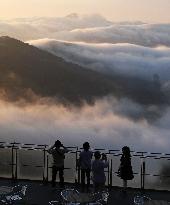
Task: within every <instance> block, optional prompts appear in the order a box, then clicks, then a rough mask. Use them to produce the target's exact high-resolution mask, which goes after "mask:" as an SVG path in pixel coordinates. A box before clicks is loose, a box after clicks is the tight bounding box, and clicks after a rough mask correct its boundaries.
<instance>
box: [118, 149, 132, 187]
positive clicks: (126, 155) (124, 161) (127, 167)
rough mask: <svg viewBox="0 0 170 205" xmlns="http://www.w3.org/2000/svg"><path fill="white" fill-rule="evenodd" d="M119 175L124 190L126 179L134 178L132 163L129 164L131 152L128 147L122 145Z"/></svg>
mask: <svg viewBox="0 0 170 205" xmlns="http://www.w3.org/2000/svg"><path fill="white" fill-rule="evenodd" d="M118 174H119V177H120V178H121V179H123V188H124V191H126V188H127V180H132V179H133V178H134V176H133V171H132V165H131V154H130V148H129V147H127V146H124V147H123V148H122V156H121V159H120V167H119V170H118Z"/></svg>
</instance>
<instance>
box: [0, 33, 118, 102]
mask: <svg viewBox="0 0 170 205" xmlns="http://www.w3.org/2000/svg"><path fill="white" fill-rule="evenodd" d="M0 88H1V90H2V89H3V90H4V91H5V93H7V95H8V97H10V99H11V100H17V99H19V98H21V97H24V98H25V97H26V94H28V93H29V94H31V92H33V93H34V94H36V95H38V96H42V97H57V98H58V99H59V100H61V101H63V102H64V101H69V102H72V103H80V102H81V101H82V100H85V101H87V102H92V101H93V99H94V98H95V97H102V96H105V95H108V94H112V93H114V92H117V91H118V89H117V86H115V85H114V83H113V82H112V80H110V79H108V78H107V77H105V76H104V75H102V74H99V73H97V72H94V71H91V70H87V69H82V68H81V67H79V66H77V65H74V64H71V63H66V62H64V60H62V59H61V58H58V57H56V56H53V55H52V54H50V53H48V52H45V51H41V50H39V49H37V48H35V47H33V46H30V45H28V44H25V43H23V42H21V41H18V40H15V39H12V38H9V37H1V38H0ZM30 91H31V92H30ZM30 97H31V96H30ZM27 98H29V96H28V95H27Z"/></svg>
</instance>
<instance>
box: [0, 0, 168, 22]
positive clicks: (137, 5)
mask: <svg viewBox="0 0 170 205" xmlns="http://www.w3.org/2000/svg"><path fill="white" fill-rule="evenodd" d="M169 10H170V1H169V0H154V1H153V0H150V1H149V2H148V1H147V0H143V1H142V2H141V1H136V0H128V1H126V3H125V2H124V1H123V0H107V1H106V2H103V1H102V0H93V2H92V1H90V0H86V1H79V0H70V1H67V0H57V1H54V0H48V1H47V0H41V1H40V0H30V1H25V2H23V1H21V0H13V1H12V2H11V1H10V0H0V19H1V20H7V19H13V18H29V17H63V16H67V15H69V14H70V13H77V14H80V15H82V14H83V15H92V14H99V15H101V16H103V17H105V18H107V19H108V20H111V21H115V22H120V21H143V22H153V23H168V22H170V15H169Z"/></svg>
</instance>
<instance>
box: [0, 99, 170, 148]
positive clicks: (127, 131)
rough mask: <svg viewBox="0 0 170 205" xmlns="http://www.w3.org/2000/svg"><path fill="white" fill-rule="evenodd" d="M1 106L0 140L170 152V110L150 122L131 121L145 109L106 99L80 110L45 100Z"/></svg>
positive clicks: (3, 103) (3, 104)
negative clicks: (87, 144) (126, 147)
mask: <svg viewBox="0 0 170 205" xmlns="http://www.w3.org/2000/svg"><path fill="white" fill-rule="evenodd" d="M0 106H1V109H0V115H1V119H0V130H1V131H0V133H1V134H0V136H1V140H5V141H10V142H13V141H14V140H15V141H17V142H25V143H26V142H27V143H37V144H38V143H39V144H42V143H48V144H52V143H53V142H54V140H56V139H58V138H59V139H61V140H62V141H63V142H64V143H65V144H66V145H68V146H75V145H79V146H81V145H82V142H84V141H87V140H88V141H89V142H90V143H91V146H92V147H100V148H101V147H102V148H118V149H119V148H121V147H122V146H123V145H125V144H126V145H129V146H130V147H131V148H132V149H133V150H138V151H141V150H146V151H162V152H165V151H166V152H169V146H170V141H169V132H170V128H169V123H170V109H167V110H165V112H164V115H162V117H160V118H159V119H157V120H155V121H154V122H153V123H149V121H147V119H146V118H145V117H143V118H140V119H137V120H134V116H135V115H139V114H140V113H143V112H144V110H143V109H144V108H142V107H141V106H140V105H137V104H135V103H133V102H131V101H129V100H127V99H122V100H121V101H118V100H116V99H114V98H105V99H103V100H98V101H96V103H95V104H94V105H93V106H90V105H86V104H85V105H84V106H83V107H82V108H76V107H70V108H66V107H64V106H62V105H59V104H58V105H56V104H52V103H50V104H48V103H47V100H46V101H45V102H44V103H42V101H41V102H39V103H38V102H37V103H36V104H34V105H31V104H30V105H27V106H24V107H23V106H20V105H17V104H11V103H6V102H3V101H2V100H1V101H0ZM150 109H153V108H150ZM132 115H134V116H132Z"/></svg>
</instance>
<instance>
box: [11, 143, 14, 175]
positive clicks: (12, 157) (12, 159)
mask: <svg viewBox="0 0 170 205" xmlns="http://www.w3.org/2000/svg"><path fill="white" fill-rule="evenodd" d="M11 148H12V153H11V155H12V156H11V166H12V167H11V172H12V173H11V177H12V179H14V144H13V145H12V147H11Z"/></svg>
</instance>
